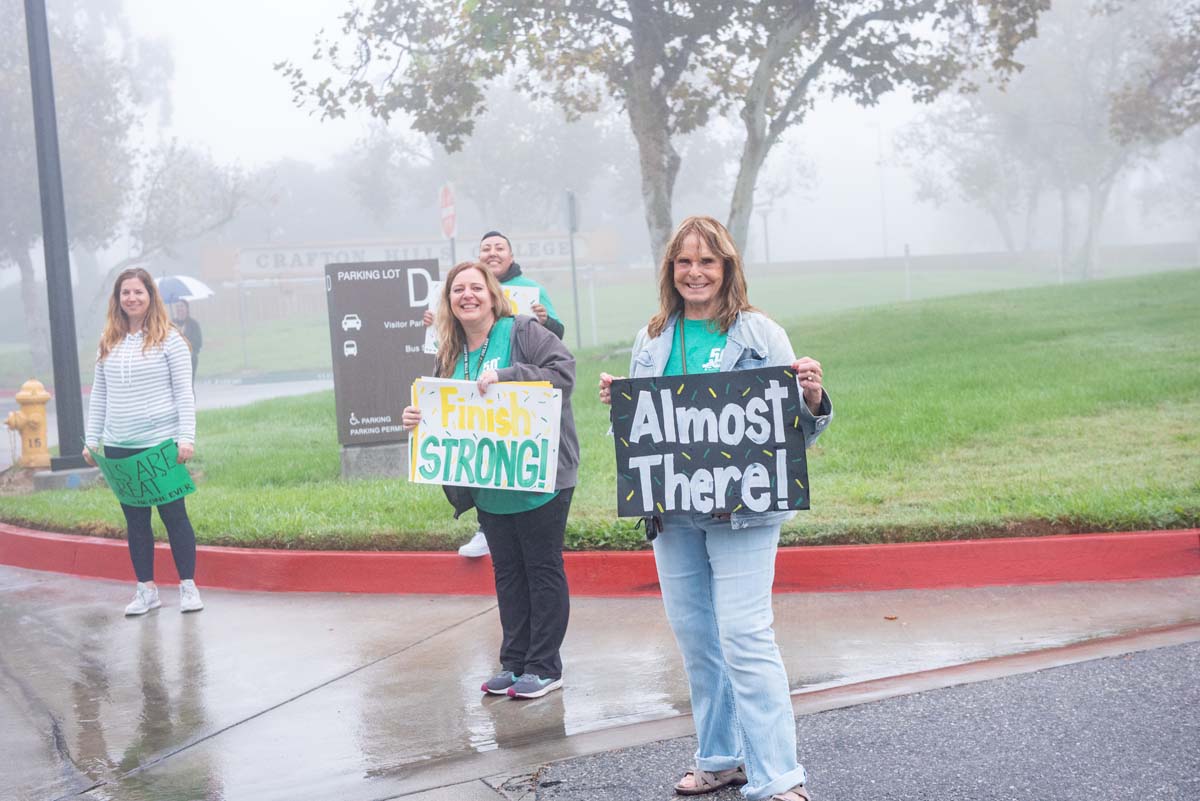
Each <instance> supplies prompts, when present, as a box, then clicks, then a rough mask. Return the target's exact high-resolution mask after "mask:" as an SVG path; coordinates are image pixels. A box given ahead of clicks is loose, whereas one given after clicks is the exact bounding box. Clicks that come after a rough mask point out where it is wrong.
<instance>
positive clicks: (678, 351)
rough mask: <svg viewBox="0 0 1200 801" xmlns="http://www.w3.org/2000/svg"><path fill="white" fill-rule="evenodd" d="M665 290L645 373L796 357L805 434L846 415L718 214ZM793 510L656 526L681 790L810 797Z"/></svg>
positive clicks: (640, 348) (813, 434) (687, 247)
mask: <svg viewBox="0 0 1200 801" xmlns="http://www.w3.org/2000/svg"><path fill="white" fill-rule="evenodd" d="M658 290H659V310H658V313H657V314H655V315H654V317H652V318H651V319H650V323H649V325H647V326H646V327H645V328H643V329H642V330H641V331H639V332H638V335H637V338H636V339H635V340H634V345H633V357H632V359H631V360H630V364H629V373H630V376H631V377H632V378H648V377H656V376H663V375H679V374H683V373H702V372H728V371H732V370H752V369H756V368H760V367H773V366H784V365H790V367H791V369H792V370H793V371H794V372H795V373H796V376H797V379H798V380H799V382H800V387H801V390H802V392H803V397H804V403H803V404H802V407H804V408H803V409H802V412H803V414H802V415H801V418H800V425H801V429H802V430H803V432H804V435H805V443H806V445H808V446H811V445H812V443H813V442H814V441H816V439H817V436H818V435H819V434H820V433H821V431H823V430H824V428H825V427H826V426H827V425H828V424H829V419H830V417H831V416H832V414H833V410H832V407H831V406H830V403H829V397H828V395H826V394H825V391H824V389H823V388H822V386H821V364H820V363H819V362H817V361H816V360H814V359H810V358H808V357H803V358H800V359H797V358H796V356H795V353H794V351H793V350H792V345H791V343H790V342H789V341H788V338H787V334H786V333H785V332H784V330H783V329H782V328H781V327H780V326H778V325H777V324H775V323H774V322H772V321H771V320H770V319H768V318H767V316H766V315H764V314H763V313H762V312H759V311H757V310H755V309H754V307H752V306H751V305H750V302H749V299H748V296H747V292H746V278H745V275H744V274H743V271H742V259H741V256H739V255H738V252H737V249H736V248H735V247H734V244H733V240H732V238H731V237H730V236H729V232H728V231H727V230H725V226H723V225H721V223H719V222H717V221H716V220H714V219H713V218H711V217H689V218H687V219H686V220H684V221H683V222H682V223H681V224H680V226H679V228H678V229H676V231H675V233H674V235H673V236H672V237H671V241H670V243H669V244H668V245H667V252H666V254H665V255H664V256H663V260H662V266H661V269H660V272H659V286H658ZM612 382H613V376H611V375H608V374H607V373H602V374H601V375H600V400H601V401H602V402H603V403H611V395H610V392H611V390H610V387H611V385H612ZM793 515H795V512H787V511H770V512H744V511H742V512H734V513H733V514H732V515H728V514H703V513H695V512H677V513H667V514H665V515H663V517H662V519H661V522H662V529H661V532H656V530H655V529H656V526H655V525H647V535H648V536H651V537H652V539H653V543H654V560H655V563H656V564H657V566H658V580H659V584H660V586H661V587H662V595H663V604H664V605H665V606H666V612H667V619H668V620H669V621H670V623H671V629H672V630H673V631H674V632H675V639H676V641H677V642H678V644H679V649H680V651H681V652H682V655H683V663H684V668H685V670H686V671H687V676H688V684H689V687H690V690H691V698H692V712H693V714H694V715H695V719H696V735H697V737H698V739H699V747H698V748H697V750H696V763H695V766H694V767H693V768H691V769H689V770H688V771H687V772H686V773H685V775H684V776H683V778H682V779H680V780H679V782H678V783H677V784H676V785H675V792H677V793H679V794H680V795H701V794H704V793H710V792H713V791H714V790H719V789H720V788H722V787H726V786H729V785H746V786H745V787H744V788H743V790H742V792H743V793H744V794H745V795H746V797H747V798H750V799H765V798H770V799H774V801H809V799H810V796H809V794H808V791H807V790H806V789H805V787H804V783H805V772H804V768H803V767H802V766H801V765H800V764H799V762H798V761H797V759H796V723H795V719H794V717H793V715H792V703H791V697H790V695H789V686H788V678H787V672H786V671H785V669H784V666H783V660H782V659H781V658H780V655H779V649H778V647H777V646H776V644H775V632H774V630H773V629H772V628H771V625H772V622H773V615H772V611H771V585H772V583H773V581H774V578H775V550H776V547H777V545H778V544H779V529H780V526H782V525H783V523H784V522H785V521H787V520H789V519H791V517H792V516H793ZM656 533H657V536H655V534H656Z"/></svg>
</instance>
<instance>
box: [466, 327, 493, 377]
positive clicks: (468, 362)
mask: <svg viewBox="0 0 1200 801" xmlns="http://www.w3.org/2000/svg"><path fill="white" fill-rule="evenodd" d="M491 341H492V332H491V331H488V335H487V337H486V338H485V339H484V340H483V345H481V346H480V347H479V361H478V362H477V363H476V364H475V372H477V373H482V372H483V359H484V357H485V356H487V349H488V343H489V342H491ZM463 380H464V381H470V380H471V354H470V352H469V351H468V350H467V341H466V339H464V340H463Z"/></svg>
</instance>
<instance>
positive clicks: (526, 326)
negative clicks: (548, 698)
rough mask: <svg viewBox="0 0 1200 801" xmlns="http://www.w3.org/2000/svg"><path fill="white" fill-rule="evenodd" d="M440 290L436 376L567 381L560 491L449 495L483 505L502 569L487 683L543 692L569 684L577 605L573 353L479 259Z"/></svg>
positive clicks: (526, 693)
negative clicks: (496, 648)
mask: <svg viewBox="0 0 1200 801" xmlns="http://www.w3.org/2000/svg"><path fill="white" fill-rule="evenodd" d="M441 291H442V297H441V302H440V305H439V306H438V312H437V319H436V320H435V323H434V324H435V325H436V326H437V341H438V352H437V375H438V376H440V377H443V378H454V379H460V380H465V381H475V382H476V384H477V385H478V387H479V392H480V394H487V389H488V387H490V386H491V385H492V384H495V383H496V382H498V381H548V382H549V383H550V384H551V385H553V386H554V387H555V388H557V389H560V390H562V412H561V415H560V418H559V421H560V423H559V445H558V473H557V477H556V480H555V484H554V490H555V491H554V492H530V491H526V490H510V489H475V488H471V489H470V490H469V493H468V492H455V493H453V495H452V502H453V503H454V506H455V516H456V517H457V516H458V514H461V513H462V512H464V511H466V510H467V509H470V508H471V506H475V507H476V510H477V513H478V516H479V524H480V528H481V529H482V530H483V533H484V535H485V536H486V537H487V543H488V548H489V549H491V552H492V570H493V572H494V574H495V579H496V599H497V601H498V604H499V607H500V627H501V629H502V632H503V639H502V641H501V644H500V672H499V673H497V674H496V675H495V676H493V677H492V678H490V679H488V680H487V681H485V682H484V683H483V686H482V687H481V688H480V689H482V690H483V691H484V692H486V693H491V694H493V695H508V696H509V697H510V698H538V697H540V696H543V695H545V694H546V693H548V692H550V691H552V690H557V689H558V688H559V687H561V686H562V660H561V659H560V657H559V648H560V647H561V645H562V641H563V637H564V636H565V635H566V632H567V617H568V615H569V612H570V600H569V598H568V596H567V576H566V573H565V572H564V570H563V558H562V549H563V534H564V533H565V531H566V527H567V512H568V510H569V509H570V508H571V494H572V492H573V491H574V487H575V476H576V473H577V472H578V469H579V441H578V439H577V438H576V436H575V420H574V418H573V417H572V415H571V389H572V388H573V387H574V385H575V357H574V356H572V355H571V352H570V351H568V350H567V348H566V346H565V345H563V343H562V341H561V340H559V339H558V337H556V336H555V335H554V334H552V333H550V332H549V331H548V330H546V329H545V328H543V327H542V326H541V325H540V324H539V323H538V321H537V318H534V317H526V316H524V315H518V316H516V317H513V316H512V315H511V313H510V311H509V305H508V302H507V301H506V300H505V298H504V293H503V292H502V291H501V289H500V282H499V281H498V280H496V277H495V276H494V275H492V273H491V271H490V270H488V269H487V268H486V267H484V266H483V265H482V264H476V263H474V262H462V263H461V264H458V265H456V266H455V267H454V268H453V269H451V270H450V272H449V274H448V275H447V276H446V278H445V280H444V281H443V282H442V290H441ZM403 422H404V427H405V428H406V429H407V430H409V431H412V430H413V429H414V428H415V427H416V426H417V425H418V424H419V423H420V422H421V411H420V410H419V409H418V408H417V407H415V406H409V407H407V408H406V409H405V410H404V416H403ZM454 489H456V490H457V489H459V488H454ZM447 494H448V495H451V493H450V492H448V493H447ZM459 498H461V499H462V500H461V502H459V501H458V500H454V499H459Z"/></svg>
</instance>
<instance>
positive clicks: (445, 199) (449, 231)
mask: <svg viewBox="0 0 1200 801" xmlns="http://www.w3.org/2000/svg"><path fill="white" fill-rule="evenodd" d="M438 208H440V209H441V212H442V236H444V237H446V238H447V239H453V238H454V230H455V228H454V226H455V216H454V187H453V186H451V185H450V184H449V183H445V184H442V188H441V189H440V190H438Z"/></svg>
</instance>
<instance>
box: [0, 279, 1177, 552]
mask: <svg viewBox="0 0 1200 801" xmlns="http://www.w3.org/2000/svg"><path fill="white" fill-rule="evenodd" d="M804 305H805V306H807V305H808V304H804ZM1198 307H1200V271H1190V272H1177V273H1163V274H1156V275H1151V276H1146V277H1140V278H1133V279H1115V280H1107V281H1097V282H1091V283H1086V284H1071V285H1067V286H1062V287H1057V286H1056V287H1049V288H1045V287H1043V288H1036V289H1022V290H1008V291H1000V292H992V293H987V294H977V295H969V296H961V297H952V298H942V299H933V300H924V301H918V302H913V303H909V304H897V305H884V306H877V307H873V308H868V309H860V310H853V311H843V312H839V313H831V314H824V315H811V316H806V317H805V318H803V319H802V320H800V321H799V322H796V323H794V324H791V325H789V326H788V328H789V332H790V334H791V337H792V341H793V343H794V344H795V346H796V350H797V353H799V354H804V355H811V356H814V357H816V358H818V359H820V360H821V362H822V363H823V365H824V367H825V375H826V383H827V386H828V389H829V392H830V394H831V396H832V397H833V401H834V406H835V409H836V415H837V416H836V418H835V420H834V423H833V425H832V426H831V427H830V429H829V431H828V432H827V433H826V434H825V435H824V436H823V437H822V438H821V440H820V442H819V443H818V446H817V448H816V449H815V451H814V452H812V453H811V454H810V462H809V474H810V480H811V486H812V505H813V509H812V510H811V511H809V512H802V513H800V515H799V516H798V517H797V518H796V520H795V521H793V522H792V523H791V524H789V525H788V526H787V527H785V529H784V540H785V542H788V543H793V544H795V543H826V542H872V541H895V540H923V539H946V538H970V537H980V536H995V535H1001V534H1006V533H1014V534H1038V533H1054V532H1078V531H1100V530H1125V529H1142V528H1164V527H1180V526H1196V525H1198V524H1200V326H1198V325H1197V323H1196V309H1197V308H1198ZM780 317H781V318H782V319H785V320H786V319H788V318H787V317H783V315H780ZM792 318H793V319H794V318H795V315H792ZM630 334H632V331H630ZM612 350H613V349H612V348H607V349H604V348H601V349H592V350H588V351H584V352H583V353H581V354H580V355H579V367H578V375H579V377H578V382H579V392H578V394H577V396H576V398H575V403H574V405H575V416H576V420H577V423H578V427H579V436H580V440H581V445H582V450H583V465H582V467H581V470H580V484H579V487H578V489H577V490H576V495H575V500H574V503H573V506H572V512H571V519H570V523H569V526H568V533H567V538H568V547H570V548H577V549H579V548H637V547H641V546H642V545H643V541H642V536H641V533H640V532H636V531H634V530H632V521H629V520H619V519H617V518H615V517H614V514H613V510H614V508H615V500H614V497H613V493H614V481H613V478H614V472H615V467H614V459H613V450H612V445H611V441H610V440H609V439H608V438H607V437H606V435H605V430H606V428H607V415H606V409H605V407H603V406H601V405H600V403H599V401H597V400H596V398H595V390H594V387H595V383H596V377H597V375H598V374H599V373H600V371H601V370H607V371H609V372H615V373H618V374H623V373H625V372H626V368H627V364H628V356H627V355H624V356H620V355H606V354H611V353H612ZM199 431H200V450H199V454H198V457H197V460H196V463H195V464H196V467H197V469H198V470H199V471H200V472H201V481H200V490H199V492H198V493H197V494H196V495H195V496H193V497H192V498H190V499H189V508H190V509H191V511H192V519H193V521H194V523H195V525H196V529H197V533H198V535H199V537H200V539H201V541H203V542H205V543H210V544H225V545H275V546H280V547H294V548H389V549H423V548H449V547H453V546H456V545H457V544H458V543H460V542H461V541H462V539H463V538H464V537H465V536H466V535H468V534H469V533H470V532H471V531H472V530H473V529H474V519H473V516H472V515H470V514H468V515H465V516H464V519H463V520H460V521H457V522H456V521H453V520H452V519H451V517H450V514H449V506H448V505H447V504H446V503H445V501H444V499H443V498H442V495H441V492H440V490H439V489H438V488H436V487H428V486H416V485H410V484H408V483H406V482H404V481H369V482H342V481H341V480H339V478H338V474H339V457H338V448H337V442H336V434H335V426H334V410H333V398H332V394H331V393H319V394H316V395H311V396H306V397H302V398H293V399H282V400H275V401H269V402H264V403H259V404H256V405H254V406H251V407H246V408H244V409H237V410H224V411H213V412H204V413H202V414H201V415H200V420H199ZM0 519H4V520H7V521H11V522H23V523H27V524H31V525H36V526H44V527H48V528H54V529H58V530H68V531H81V532H93V533H102V534H107V535H116V536H119V535H121V533H122V530H123V523H122V518H121V513H120V510H119V508H118V507H117V504H116V502H115V500H114V499H113V497H112V495H111V494H110V493H109V492H108V491H107V490H105V489H94V490H87V491H82V492H53V493H40V494H36V495H21V496H6V497H0Z"/></svg>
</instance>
